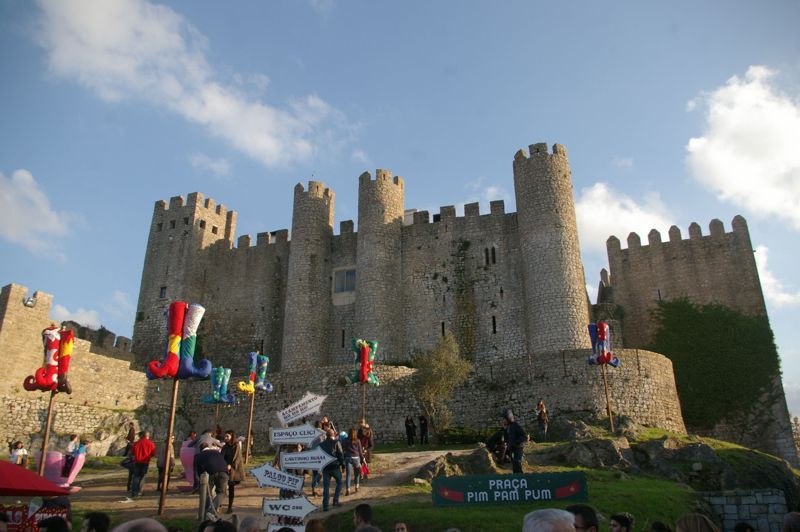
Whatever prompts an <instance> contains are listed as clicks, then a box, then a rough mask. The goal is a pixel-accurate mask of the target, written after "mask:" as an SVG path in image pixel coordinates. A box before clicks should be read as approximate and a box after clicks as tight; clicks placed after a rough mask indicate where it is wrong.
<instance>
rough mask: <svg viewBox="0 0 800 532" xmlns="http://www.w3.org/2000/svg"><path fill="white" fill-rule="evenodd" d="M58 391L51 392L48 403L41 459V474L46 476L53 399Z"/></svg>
mask: <svg viewBox="0 0 800 532" xmlns="http://www.w3.org/2000/svg"><path fill="white" fill-rule="evenodd" d="M57 393H58V392H57V391H55V390H53V391H52V392H50V403H48V405H47V420H46V421H45V422H44V438H42V457H41V459H40V460H39V476H42V477H43V476H44V463H45V458H46V456H47V444H48V443H49V442H50V421H51V420H52V419H53V399H55V397H56V394H57Z"/></svg>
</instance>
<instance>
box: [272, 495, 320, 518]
mask: <svg viewBox="0 0 800 532" xmlns="http://www.w3.org/2000/svg"><path fill="white" fill-rule="evenodd" d="M317 509H318V507H317V506H314V505H313V504H311V502H310V501H309V500H308V499H306V498H305V497H294V498H292V499H267V498H264V502H263V504H262V507H261V513H262V514H264V515H280V516H284V517H297V518H299V519H304V518H305V516H307V515H308V514H310V513H311V512H313V511H314V510H317Z"/></svg>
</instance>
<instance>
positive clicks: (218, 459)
mask: <svg viewBox="0 0 800 532" xmlns="http://www.w3.org/2000/svg"><path fill="white" fill-rule="evenodd" d="M194 470H195V471H196V472H197V476H198V477H199V476H200V475H202V474H203V473H208V490H209V493H208V497H207V498H206V512H207V513H206V517H207V518H208V519H218V518H219V506H220V504H222V497H223V495H225V491H226V490H227V489H228V464H226V463H225V457H224V456H223V455H222V453H221V452H220V449H219V447H216V446H215V445H214V444H213V443H209V442H203V443H201V444H200V453H199V454H197V455H196V456H195V457H194ZM212 489H213V494H212V493H211V491H212ZM212 495H213V499H212Z"/></svg>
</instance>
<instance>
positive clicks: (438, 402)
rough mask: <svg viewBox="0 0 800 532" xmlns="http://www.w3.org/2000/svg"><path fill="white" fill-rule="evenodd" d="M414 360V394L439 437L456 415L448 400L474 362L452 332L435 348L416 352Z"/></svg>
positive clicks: (463, 380)
mask: <svg viewBox="0 0 800 532" xmlns="http://www.w3.org/2000/svg"><path fill="white" fill-rule="evenodd" d="M412 363H413V365H414V367H416V368H417V372H416V373H415V374H414V378H413V380H412V384H411V386H412V390H413V392H414V396H415V397H416V399H417V402H418V403H419V405H420V407H421V408H422V410H423V411H424V412H425V415H426V416H427V417H428V420H429V422H430V425H431V429H432V431H433V433H434V435H436V437H437V438H439V437H440V434H441V432H442V431H443V430H444V429H446V428H447V427H448V426H449V425H450V421H451V419H452V417H453V416H452V413H451V412H450V409H449V408H448V407H447V401H449V400H450V399H451V398H452V397H453V391H454V390H455V388H456V387H457V386H460V385H461V384H463V383H464V382H465V381H466V380H467V377H468V376H469V372H470V371H471V370H472V364H471V363H470V362H469V361H467V360H465V359H464V358H462V357H461V354H460V352H459V347H458V343H456V340H455V338H454V337H453V335H452V334H451V333H449V332H448V333H447V335H446V336H444V337H443V338H442V339H441V340H440V341H439V343H438V344H437V345H436V347H435V348H434V349H433V350H432V351H426V352H422V353H417V354H415V355H414V356H413V357H412Z"/></svg>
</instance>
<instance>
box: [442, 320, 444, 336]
mask: <svg viewBox="0 0 800 532" xmlns="http://www.w3.org/2000/svg"><path fill="white" fill-rule="evenodd" d="M442 336H444V322H442Z"/></svg>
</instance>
